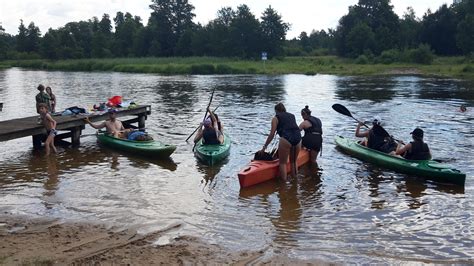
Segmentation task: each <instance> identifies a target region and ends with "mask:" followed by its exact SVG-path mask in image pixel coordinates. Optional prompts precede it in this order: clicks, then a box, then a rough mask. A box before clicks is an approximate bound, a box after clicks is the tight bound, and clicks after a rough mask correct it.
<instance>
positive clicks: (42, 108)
mask: <svg viewBox="0 0 474 266" xmlns="http://www.w3.org/2000/svg"><path fill="white" fill-rule="evenodd" d="M38 108H39V110H38V111H39V113H40V115H41V120H42V122H43V125H44V127H45V128H46V135H47V136H48V137H47V138H46V141H45V142H44V147H45V148H46V155H49V154H50V150H53V151H54V153H57V150H56V147H55V146H54V137H55V136H56V135H57V131H56V121H55V120H54V119H53V118H52V117H51V115H50V114H49V112H48V106H47V105H46V104H45V103H40V104H39V105H38Z"/></svg>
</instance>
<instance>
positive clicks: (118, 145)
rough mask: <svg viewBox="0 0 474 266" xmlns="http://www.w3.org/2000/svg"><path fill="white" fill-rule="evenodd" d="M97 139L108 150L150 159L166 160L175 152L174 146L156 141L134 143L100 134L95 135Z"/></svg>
mask: <svg viewBox="0 0 474 266" xmlns="http://www.w3.org/2000/svg"><path fill="white" fill-rule="evenodd" d="M97 139H98V140H99V142H100V143H101V144H103V145H105V146H108V147H110V148H113V149H117V150H121V151H125V152H130V153H134V154H137V155H143V156H147V157H150V158H168V157H169V156H170V155H171V154H172V153H173V152H174V151H175V150H176V146H174V145H167V144H163V143H161V142H159V141H156V140H150V141H134V140H127V139H119V138H115V137H113V136H110V135H108V134H104V133H102V132H99V133H97Z"/></svg>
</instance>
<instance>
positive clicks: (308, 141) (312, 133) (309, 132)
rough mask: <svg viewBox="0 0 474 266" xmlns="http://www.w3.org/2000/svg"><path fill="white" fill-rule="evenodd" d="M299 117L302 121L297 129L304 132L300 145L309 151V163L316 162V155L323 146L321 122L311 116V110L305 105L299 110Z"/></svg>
mask: <svg viewBox="0 0 474 266" xmlns="http://www.w3.org/2000/svg"><path fill="white" fill-rule="evenodd" d="M301 117H302V118H303V119H304V121H303V122H301V124H300V126H299V128H300V130H304V136H303V141H302V145H303V147H304V148H306V149H308V150H310V154H311V162H316V159H317V157H318V153H319V152H320V151H321V149H322V146H323V129H322V123H321V120H320V119H319V118H317V117H314V116H312V115H311V110H309V107H308V106H307V105H306V106H305V108H303V109H302V110H301Z"/></svg>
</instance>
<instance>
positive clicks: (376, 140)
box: [355, 116, 387, 152]
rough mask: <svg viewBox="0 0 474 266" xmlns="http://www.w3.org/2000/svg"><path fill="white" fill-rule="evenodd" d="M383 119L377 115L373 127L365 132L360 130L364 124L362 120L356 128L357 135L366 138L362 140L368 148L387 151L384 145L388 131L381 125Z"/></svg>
mask: <svg viewBox="0 0 474 266" xmlns="http://www.w3.org/2000/svg"><path fill="white" fill-rule="evenodd" d="M381 123H382V120H381V119H380V117H378V116H376V117H375V118H374V120H373V121H372V127H371V128H370V129H369V130H367V131H364V132H361V131H360V127H361V126H362V125H364V124H363V123H362V122H359V124H358V125H357V128H356V132H355V136H356V137H359V138H366V139H365V140H363V141H362V142H361V144H362V145H364V146H366V147H367V148H370V149H374V150H378V151H381V152H385V151H384V150H383V147H384V145H385V143H386V137H387V133H386V131H385V129H383V128H382V126H381Z"/></svg>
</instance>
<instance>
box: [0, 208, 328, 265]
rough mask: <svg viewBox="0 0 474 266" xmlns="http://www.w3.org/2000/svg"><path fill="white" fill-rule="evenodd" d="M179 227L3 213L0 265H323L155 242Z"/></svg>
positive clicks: (183, 239) (189, 241) (185, 241)
mask: <svg viewBox="0 0 474 266" xmlns="http://www.w3.org/2000/svg"><path fill="white" fill-rule="evenodd" d="M179 227H180V226H179V225H175V226H171V227H169V228H166V229H163V230H160V231H155V232H151V233H147V234H139V233H137V231H136V230H134V229H130V228H116V227H110V226H107V225H104V224H93V223H79V222H63V221H59V220H54V219H50V218H31V217H18V216H8V215H3V216H1V217H0V236H1V238H2V244H1V246H2V248H1V250H0V265H13V264H15V265H55V264H58V265H65V264H68V265H70V264H78V265H83V264H86V265H96V264H101V265H157V264H160V265H161V264H165V265H183V264H187V265H195V264H203V265H204V264H215V265H219V264H233V265H246V264H249V263H262V264H265V263H275V262H278V264H283V265H284V264H291V265H307V263H312V264H318V265H325V264H328V263H323V262H321V261H305V262H303V261H298V260H293V259H289V258H287V257H285V256H277V257H275V256H274V257H271V258H264V252H265V251H264V250H260V251H253V252H230V251H226V250H224V249H222V248H220V247H219V246H216V245H212V244H208V243H204V242H201V241H200V240H199V239H197V238H194V237H187V236H179V237H177V238H175V239H173V240H171V241H170V242H169V243H165V244H163V243H161V244H160V243H159V242H162V241H161V240H160V237H161V238H162V237H163V236H165V235H166V233H167V232H169V231H172V230H175V229H177V228H179ZM166 242H167V241H166Z"/></svg>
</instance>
